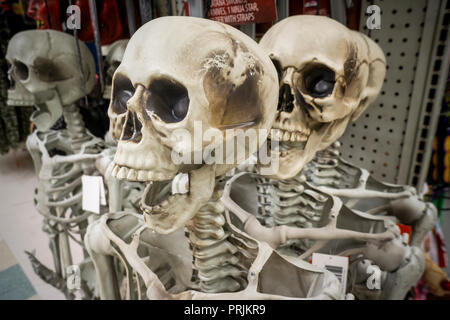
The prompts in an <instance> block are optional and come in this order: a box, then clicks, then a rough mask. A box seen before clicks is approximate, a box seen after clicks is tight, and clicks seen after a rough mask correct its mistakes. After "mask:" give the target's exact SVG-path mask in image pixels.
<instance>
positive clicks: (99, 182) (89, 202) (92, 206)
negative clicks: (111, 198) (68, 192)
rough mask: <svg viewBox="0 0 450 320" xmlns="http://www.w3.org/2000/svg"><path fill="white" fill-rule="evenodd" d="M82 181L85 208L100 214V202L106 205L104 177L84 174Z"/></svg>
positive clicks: (83, 206)
mask: <svg viewBox="0 0 450 320" xmlns="http://www.w3.org/2000/svg"><path fill="white" fill-rule="evenodd" d="M81 183H82V185H83V200H82V208H83V210H85V211H90V212H94V213H97V214H99V213H100V204H101V205H106V197H105V187H104V185H103V177H101V176H86V175H84V176H82V177H81Z"/></svg>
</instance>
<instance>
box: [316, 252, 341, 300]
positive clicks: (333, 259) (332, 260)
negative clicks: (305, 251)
mask: <svg viewBox="0 0 450 320" xmlns="http://www.w3.org/2000/svg"><path fill="white" fill-rule="evenodd" d="M311 263H312V264H313V265H315V266H317V267H320V268H323V269H326V270H328V271H330V272H332V273H334V275H335V276H336V277H337V278H338V280H339V281H340V282H341V290H342V295H343V296H345V289H346V288H347V273H348V258H347V257H341V256H334V255H329V254H323V253H313V255H312V262H311Z"/></svg>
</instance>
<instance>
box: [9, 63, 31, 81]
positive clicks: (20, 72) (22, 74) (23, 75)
mask: <svg viewBox="0 0 450 320" xmlns="http://www.w3.org/2000/svg"><path fill="white" fill-rule="evenodd" d="M13 65H14V74H15V75H16V77H17V78H18V79H19V80H26V79H28V76H29V72H28V67H27V65H26V64H25V63H23V62H20V61H18V60H14V62H13Z"/></svg>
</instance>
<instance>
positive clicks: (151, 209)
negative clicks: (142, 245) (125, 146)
mask: <svg viewBox="0 0 450 320" xmlns="http://www.w3.org/2000/svg"><path fill="white" fill-rule="evenodd" d="M133 171H134V172H137V175H138V178H139V173H141V172H143V173H142V174H141V176H140V178H141V179H139V180H137V179H133V180H134V181H136V180H137V181H142V182H147V186H146V188H145V190H144V193H143V195H142V198H141V203H140V206H141V209H142V211H143V214H144V220H145V222H146V224H147V225H148V226H149V227H150V228H151V229H152V230H154V231H156V232H157V233H160V234H168V233H172V232H174V231H176V230H177V229H179V228H182V227H183V226H185V225H186V223H187V222H188V221H189V220H191V219H192V218H193V217H194V216H195V214H196V213H197V212H198V210H199V209H200V207H201V206H202V205H204V204H205V203H206V202H207V201H208V200H209V199H210V198H211V196H212V193H213V191H214V186H215V177H216V169H215V166H209V165H203V166H202V167H200V168H199V169H196V170H192V171H190V172H189V173H187V174H186V173H178V174H176V175H174V174H167V175H164V174H162V173H159V172H154V171H146V170H136V169H132V168H127V167H124V166H119V165H117V164H114V166H113V169H112V171H111V175H112V176H113V177H116V178H118V179H126V180H129V179H128V178H127V177H128V176H130V175H131V176H134V173H133ZM125 176H127V177H125ZM144 176H145V177H144ZM180 176H182V177H181V179H178V178H180ZM121 177H124V178H121ZM174 183H177V184H178V185H177V186H176V187H175V186H174ZM180 184H181V185H180Z"/></svg>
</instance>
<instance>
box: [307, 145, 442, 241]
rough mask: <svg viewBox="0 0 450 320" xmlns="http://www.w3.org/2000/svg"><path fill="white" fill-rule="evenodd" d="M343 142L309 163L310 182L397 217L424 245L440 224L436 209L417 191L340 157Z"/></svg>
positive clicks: (370, 209) (357, 206)
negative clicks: (433, 229) (372, 174)
mask: <svg viewBox="0 0 450 320" xmlns="http://www.w3.org/2000/svg"><path fill="white" fill-rule="evenodd" d="M339 147H340V143H339V142H336V143H334V144H333V145H332V146H330V147H328V148H327V149H325V150H323V151H320V152H318V153H317V154H316V157H315V158H314V159H313V161H311V162H310V163H309V164H308V167H307V170H305V175H306V176H307V179H308V181H310V182H311V183H312V184H313V185H315V186H316V187H318V188H319V189H320V190H323V191H325V192H327V193H329V194H332V195H335V196H338V197H341V198H343V199H345V200H346V204H347V206H349V207H352V208H355V209H358V210H363V211H366V212H368V213H371V214H374V215H381V214H387V215H390V216H395V217H396V220H398V222H399V223H403V224H406V225H410V226H411V227H412V234H411V245H414V246H420V245H421V243H422V241H423V239H424V237H425V236H426V234H427V233H428V232H429V231H430V230H431V229H432V228H433V226H434V225H435V223H436V221H437V212H436V208H435V207H434V205H433V204H431V203H426V202H424V201H423V198H422V196H420V195H418V194H417V191H416V190H415V188H413V187H411V186H402V185H395V184H388V183H385V182H380V181H378V180H376V179H375V178H373V177H372V176H371V175H370V173H369V172H368V171H367V170H365V169H363V168H358V167H356V166H354V165H352V164H351V163H349V162H348V161H345V160H344V159H342V158H341V157H340V156H339Z"/></svg>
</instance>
